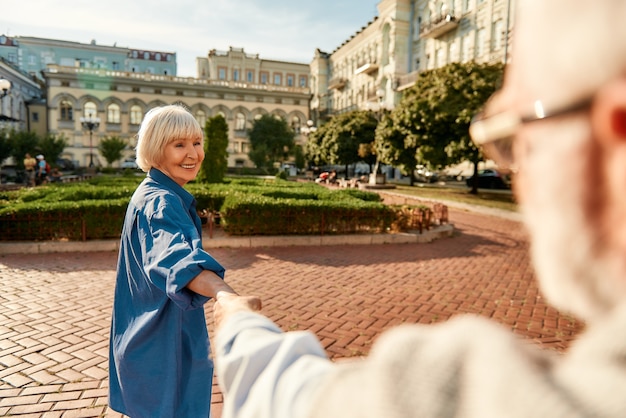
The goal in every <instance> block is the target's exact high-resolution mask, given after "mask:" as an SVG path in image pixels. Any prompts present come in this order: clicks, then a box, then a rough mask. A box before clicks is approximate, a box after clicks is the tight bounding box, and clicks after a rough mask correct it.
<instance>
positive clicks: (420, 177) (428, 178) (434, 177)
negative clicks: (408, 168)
mask: <svg viewBox="0 0 626 418" xmlns="http://www.w3.org/2000/svg"><path fill="white" fill-rule="evenodd" d="M414 175H415V179H416V180H417V181H419V182H421V183H436V182H437V181H439V175H438V174H437V173H435V172H434V171H431V170H429V169H428V168H426V166H424V165H417V166H416V167H415V171H414Z"/></svg>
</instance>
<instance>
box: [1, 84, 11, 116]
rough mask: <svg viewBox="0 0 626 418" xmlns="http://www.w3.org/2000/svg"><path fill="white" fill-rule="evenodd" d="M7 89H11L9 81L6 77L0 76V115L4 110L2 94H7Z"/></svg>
mask: <svg viewBox="0 0 626 418" xmlns="http://www.w3.org/2000/svg"><path fill="white" fill-rule="evenodd" d="M9 91H11V82H10V81H9V80H7V79H6V78H0V115H2V112H3V110H4V106H3V103H4V96H6V95H7V94H9ZM9 116H11V115H9ZM9 120H10V119H9Z"/></svg>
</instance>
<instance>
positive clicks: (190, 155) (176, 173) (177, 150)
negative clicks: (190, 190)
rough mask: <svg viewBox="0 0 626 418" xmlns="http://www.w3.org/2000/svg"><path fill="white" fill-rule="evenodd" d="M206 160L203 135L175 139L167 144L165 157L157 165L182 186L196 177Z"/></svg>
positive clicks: (164, 151)
mask: <svg viewBox="0 0 626 418" xmlns="http://www.w3.org/2000/svg"><path fill="white" fill-rule="evenodd" d="M203 160H204V143H203V138H202V137H201V136H198V137H191V138H178V139H174V140H172V141H170V142H168V144H167V145H166V146H165V149H164V150H163V158H162V160H161V162H160V163H159V164H158V165H157V166H156V168H158V169H159V170H161V171H162V172H163V173H165V174H166V175H167V176H168V177H170V178H171V179H172V180H174V181H175V182H176V183H177V184H179V185H180V186H184V185H185V184H187V183H189V182H190V181H191V180H193V179H195V178H196V176H197V175H198V171H200V165H201V164H202V161H203Z"/></svg>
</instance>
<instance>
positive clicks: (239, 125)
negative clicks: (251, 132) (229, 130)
mask: <svg viewBox="0 0 626 418" xmlns="http://www.w3.org/2000/svg"><path fill="white" fill-rule="evenodd" d="M245 129H246V117H245V115H244V114H243V113H237V116H235V130H236V131H245Z"/></svg>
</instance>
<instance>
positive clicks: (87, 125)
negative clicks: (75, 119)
mask: <svg viewBox="0 0 626 418" xmlns="http://www.w3.org/2000/svg"><path fill="white" fill-rule="evenodd" d="M80 123H81V125H83V129H87V130H89V167H93V131H94V129H98V126H100V118H99V117H93V116H92V115H91V113H90V114H89V116H87V117H82V118H80Z"/></svg>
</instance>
